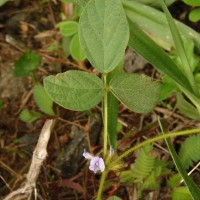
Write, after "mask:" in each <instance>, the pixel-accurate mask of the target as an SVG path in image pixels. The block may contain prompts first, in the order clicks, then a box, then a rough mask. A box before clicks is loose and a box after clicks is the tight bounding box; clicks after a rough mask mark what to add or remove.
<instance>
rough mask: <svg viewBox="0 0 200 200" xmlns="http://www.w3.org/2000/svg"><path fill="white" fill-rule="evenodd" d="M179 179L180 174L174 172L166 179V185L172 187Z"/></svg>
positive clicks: (178, 183) (179, 181) (180, 179)
mask: <svg viewBox="0 0 200 200" xmlns="http://www.w3.org/2000/svg"><path fill="white" fill-rule="evenodd" d="M181 181H182V178H181V175H180V174H179V173H177V174H174V175H173V176H171V177H170V178H169V180H167V186H168V187H170V188H171V189H173V188H175V187H177V186H179V185H180V183H181Z"/></svg>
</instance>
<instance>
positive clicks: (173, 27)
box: [161, 0, 199, 95]
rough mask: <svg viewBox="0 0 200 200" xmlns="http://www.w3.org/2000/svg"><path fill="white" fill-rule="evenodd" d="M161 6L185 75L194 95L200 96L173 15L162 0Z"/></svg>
mask: <svg viewBox="0 0 200 200" xmlns="http://www.w3.org/2000/svg"><path fill="white" fill-rule="evenodd" d="M161 5H162V9H163V11H164V12H165V15H166V18H167V21H168V24H169V28H170V31H171V34H172V37H173V40H174V43H175V46H176V50H177V53H178V55H179V57H180V60H181V63H182V66H183V70H184V72H185V75H186V77H187V79H188V81H189V82H190V85H191V87H192V89H193V93H194V94H196V95H199V92H198V88H197V85H196V82H195V80H194V76H193V73H192V68H191V66H190V63H189V60H188V57H187V54H186V50H185V48H184V45H183V41H182V38H181V35H180V33H179V31H178V29H177V27H176V24H175V22H174V19H173V18H172V16H171V14H170V12H169V10H168V9H167V6H166V5H165V3H164V1H163V0H161Z"/></svg>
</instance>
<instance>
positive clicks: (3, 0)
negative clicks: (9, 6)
mask: <svg viewBox="0 0 200 200" xmlns="http://www.w3.org/2000/svg"><path fill="white" fill-rule="evenodd" d="M8 1H10V0H0V7H1V6H3V5H4V4H5V3H6V2H8Z"/></svg>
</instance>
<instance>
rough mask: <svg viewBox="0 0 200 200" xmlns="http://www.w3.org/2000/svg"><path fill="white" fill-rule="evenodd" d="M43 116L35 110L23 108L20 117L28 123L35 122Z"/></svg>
mask: <svg viewBox="0 0 200 200" xmlns="http://www.w3.org/2000/svg"><path fill="white" fill-rule="evenodd" d="M41 117H42V114H41V113H38V112H36V111H34V110H33V111H29V110H28V109H24V110H22V112H21V113H20V115H19V118H20V119H21V120H22V121H24V122H26V123H31V122H34V121H35V120H37V119H39V118H41Z"/></svg>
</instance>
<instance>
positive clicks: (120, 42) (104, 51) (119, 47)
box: [79, 0, 129, 73]
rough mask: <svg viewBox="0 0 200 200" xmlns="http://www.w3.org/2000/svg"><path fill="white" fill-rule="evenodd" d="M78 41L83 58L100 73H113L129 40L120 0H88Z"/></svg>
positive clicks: (81, 19)
mask: <svg viewBox="0 0 200 200" xmlns="http://www.w3.org/2000/svg"><path fill="white" fill-rule="evenodd" d="M79 23H80V26H79V27H80V30H79V35H80V42H81V45H82V47H83V50H84V52H85V55H86V57H87V58H88V60H89V61H90V62H91V64H92V65H93V67H95V68H96V69H97V70H98V71H99V72H101V73H108V72H110V71H112V70H113V69H114V68H115V67H116V66H117V64H118V63H119V62H120V60H121V59H122V56H123V54H124V52H125V48H126V45H127V43H128V38H129V29H128V23H127V19H126V16H125V13H124V10H123V7H122V5H121V2H120V0H91V1H89V3H88V4H87V5H86V7H85V8H84V10H83V12H82V14H81V17H80V21H79Z"/></svg>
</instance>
